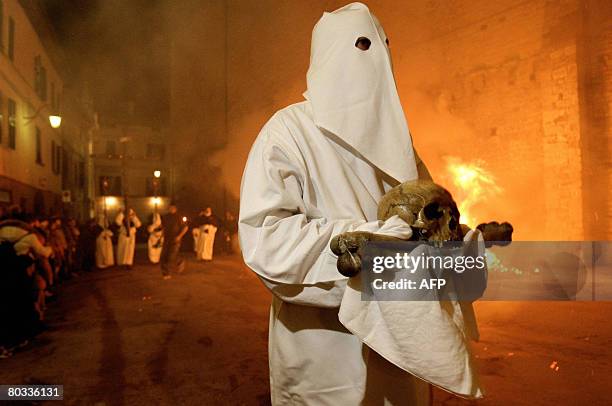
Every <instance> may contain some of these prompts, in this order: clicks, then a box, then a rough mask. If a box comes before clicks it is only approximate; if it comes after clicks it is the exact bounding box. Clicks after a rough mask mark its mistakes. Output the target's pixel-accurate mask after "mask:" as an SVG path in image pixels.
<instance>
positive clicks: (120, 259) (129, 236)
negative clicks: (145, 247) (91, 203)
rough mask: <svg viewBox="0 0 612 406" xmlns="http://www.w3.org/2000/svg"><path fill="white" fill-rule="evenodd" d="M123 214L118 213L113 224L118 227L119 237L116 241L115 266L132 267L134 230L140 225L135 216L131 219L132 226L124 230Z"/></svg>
mask: <svg viewBox="0 0 612 406" xmlns="http://www.w3.org/2000/svg"><path fill="white" fill-rule="evenodd" d="M124 216H125V215H124V214H123V213H119V214H118V215H117V217H116V218H115V223H116V224H117V225H118V226H119V237H118V239H117V265H133V264H134V249H135V248H136V229H138V228H139V227H140V226H141V225H142V223H141V222H140V219H139V218H138V217H137V216H134V217H132V219H131V222H132V223H133V225H132V226H131V227H129V229H128V228H126V227H125V224H124V223H123V219H124Z"/></svg>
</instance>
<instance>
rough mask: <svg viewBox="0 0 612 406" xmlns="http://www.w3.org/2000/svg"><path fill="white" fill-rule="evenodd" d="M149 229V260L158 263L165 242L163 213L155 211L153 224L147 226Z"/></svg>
mask: <svg viewBox="0 0 612 406" xmlns="http://www.w3.org/2000/svg"><path fill="white" fill-rule="evenodd" d="M147 231H148V232H149V239H148V240H147V251H148V254H149V261H150V262H151V263H152V264H157V263H159V258H160V256H161V250H162V246H163V244H164V232H163V228H162V222H161V215H160V214H159V213H158V212H157V211H156V212H155V213H153V220H152V222H151V224H149V225H148V226H147Z"/></svg>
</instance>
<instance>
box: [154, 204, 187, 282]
mask: <svg viewBox="0 0 612 406" xmlns="http://www.w3.org/2000/svg"><path fill="white" fill-rule="evenodd" d="M161 222H162V225H161V226H162V229H163V232H164V244H163V246H162V253H161V258H160V261H159V262H160V263H161V270H162V275H163V277H164V279H170V278H171V276H170V273H171V272H182V268H183V267H184V263H183V261H182V260H180V259H179V251H180V249H181V241H182V239H183V236H184V235H185V233H186V232H187V230H188V227H187V224H185V222H184V221H183V220H182V219H181V218H180V216H179V215H178V213H177V209H176V204H174V203H171V204H170V207H169V208H168V213H167V214H165V215H163V216H162V221H161Z"/></svg>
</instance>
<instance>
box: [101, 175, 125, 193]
mask: <svg viewBox="0 0 612 406" xmlns="http://www.w3.org/2000/svg"><path fill="white" fill-rule="evenodd" d="M104 181H106V182H107V185H108V186H107V187H106V190H104V189H105V188H104ZM99 182H100V195H101V196H121V195H122V194H123V193H122V191H121V176H100V179H99Z"/></svg>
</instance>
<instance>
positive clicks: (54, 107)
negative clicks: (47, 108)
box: [51, 82, 57, 110]
mask: <svg viewBox="0 0 612 406" xmlns="http://www.w3.org/2000/svg"><path fill="white" fill-rule="evenodd" d="M55 102H56V100H55V83H53V82H51V108H52V109H53V110H57V104H56V103H55Z"/></svg>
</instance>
